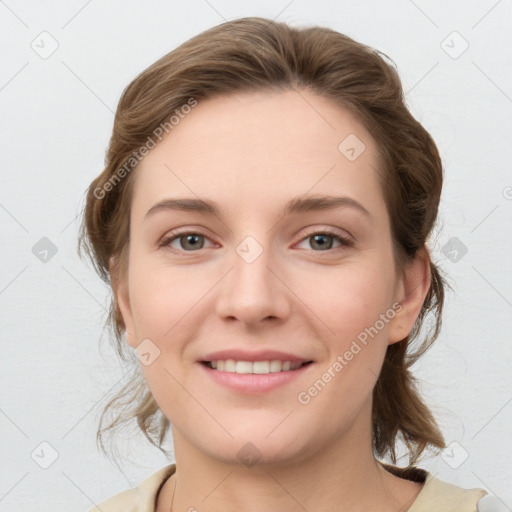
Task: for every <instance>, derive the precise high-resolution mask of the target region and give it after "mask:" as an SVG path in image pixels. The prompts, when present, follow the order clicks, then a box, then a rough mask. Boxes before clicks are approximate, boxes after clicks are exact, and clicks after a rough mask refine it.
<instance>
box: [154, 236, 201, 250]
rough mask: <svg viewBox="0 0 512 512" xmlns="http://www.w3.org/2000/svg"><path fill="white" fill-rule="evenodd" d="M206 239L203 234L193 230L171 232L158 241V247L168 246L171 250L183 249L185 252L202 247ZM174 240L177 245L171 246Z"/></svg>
mask: <svg viewBox="0 0 512 512" xmlns="http://www.w3.org/2000/svg"><path fill="white" fill-rule="evenodd" d="M205 240H208V238H207V237H206V236H205V235H202V234H201V233H197V232H195V231H186V232H181V233H176V232H173V233H171V234H170V235H169V236H166V237H165V238H164V239H163V240H162V241H161V242H160V243H159V245H160V247H170V248H171V249H173V250H178V251H179V250H183V251H185V252H195V251H198V250H200V249H203V248H204V241H205ZM174 242H177V243H178V245H179V246H178V247H176V246H173V245H172V244H173V243H174Z"/></svg>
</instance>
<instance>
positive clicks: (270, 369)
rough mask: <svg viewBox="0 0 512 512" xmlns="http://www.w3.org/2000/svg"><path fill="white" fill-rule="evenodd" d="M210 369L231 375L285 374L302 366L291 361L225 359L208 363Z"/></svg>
mask: <svg viewBox="0 0 512 512" xmlns="http://www.w3.org/2000/svg"><path fill="white" fill-rule="evenodd" d="M208 366H210V368H213V369H216V370H220V371H224V372H231V373H256V374H266V373H277V372H286V371H289V370H296V369H297V368H300V367H301V366H302V363H292V362H291V361H279V360H272V361H255V362H251V361H235V360H234V359H227V360H225V361H221V360H219V361H209V363H208Z"/></svg>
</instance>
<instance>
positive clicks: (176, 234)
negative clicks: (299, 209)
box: [158, 229, 354, 254]
mask: <svg viewBox="0 0 512 512" xmlns="http://www.w3.org/2000/svg"><path fill="white" fill-rule="evenodd" d="M186 235H199V236H203V237H204V238H206V239H208V237H207V236H206V235H204V234H202V233H201V232H199V231H171V233H169V235H168V236H165V237H164V238H163V239H162V240H161V241H160V242H159V243H158V246H159V247H163V248H166V247H167V248H169V249H170V250H171V251H178V252H185V253H191V254H193V253H195V252H199V251H201V249H197V250H196V251H185V250H184V249H175V248H171V247H169V244H170V243H171V242H173V241H174V240H177V239H178V238H180V237H182V236H186ZM315 235H327V236H329V237H332V238H334V239H336V240H338V242H340V244H341V245H340V246H339V247H334V248H332V249H326V250H324V251H315V250H314V249H310V250H311V251H312V252H318V253H322V252H325V253H332V252H333V251H336V250H339V249H341V250H343V249H346V248H349V247H353V245H354V242H353V241H352V240H351V239H349V238H347V237H343V236H341V235H340V234H339V233H338V232H336V231H332V230H329V229H324V230H322V231H314V232H312V233H309V234H308V235H306V236H305V237H303V238H302V239H301V240H300V242H303V241H304V240H307V239H308V238H311V237H313V236H315Z"/></svg>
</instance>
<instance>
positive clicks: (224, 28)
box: [79, 17, 445, 464]
mask: <svg viewBox="0 0 512 512" xmlns="http://www.w3.org/2000/svg"><path fill="white" fill-rule="evenodd" d="M384 58H386V59H388V60H390V61H391V59H389V57H387V56H386V55H385V54H383V53H381V52H379V51H377V50H375V49H373V48H371V47H368V46H365V45H363V44H361V43H359V42H356V41H354V40H353V39H351V38H350V37H348V36H346V35H343V34H340V33H338V32H336V31H334V30H331V29H329V28H323V27H308V28H301V29H299V28H293V27H290V26H288V25H286V24H284V23H278V22H274V21H270V20H267V19H264V18H255V17H253V18H242V19H238V20H234V21H230V22H226V23H223V24H221V25H218V26H216V27H213V28H211V29H209V30H207V31H205V32H203V33H201V34H199V35H197V36H195V37H193V38H192V39H190V40H188V41H187V42H185V43H184V44H182V45H181V46H179V47H178V48H176V49H175V50H174V51H172V52H170V53H168V54H167V55H165V56H164V57H162V58H161V59H159V60H158V61H157V62H155V63H154V64H152V65H151V66H150V67H148V68H147V69H146V70H144V71H143V72H142V73H141V74H139V75H138V76H137V77H136V78H135V79H134V80H133V81H132V82H131V83H130V84H129V85H128V87H126V89H125V90H124V91H123V94H122V96H121V99H120V101H119V105H118V107H117V111H116V114H115V120H114V126H113V131H112V137H111V139H110V144H109V147H108V152H107V155H106V160H105V169H104V170H103V172H102V173H101V174H100V175H99V176H98V177H97V178H96V179H95V180H93V182H92V183H91V185H90V187H89V188H88V191H87V195H86V205H85V211H84V218H83V223H82V228H81V233H80V240H79V253H80V254H82V250H85V251H86V253H87V254H88V256H89V257H90V258H91V260H92V262H93V264H94V266H95V268H96V270H97V271H98V273H99V274H100V276H101V277H102V278H103V279H104V280H105V281H106V282H107V283H110V284H111V285H112V286H114V284H115V283H113V282H111V275H110V271H109V261H110V260H111V258H114V261H115V263H116V269H117V271H118V273H119V276H120V278H123V276H124V275H125V272H126V266H127V253H128V245H129V235H130V225H129V218H130V206H131V192H132V183H133V176H134V173H133V172H130V171H131V170H132V169H134V168H135V167H136V164H137V159H136V158H134V157H133V155H134V151H137V150H139V149H140V148H141V147H142V146H143V145H144V144H145V143H147V141H149V139H150V138H154V136H155V133H157V132H158V127H159V126H161V125H162V124H164V125H165V123H167V125H169V122H168V120H169V118H170V116H171V115H173V113H174V114H176V115H177V114H179V112H180V109H181V108H183V106H184V105H186V104H187V103H189V104H190V103H191V101H190V100H191V99H192V100H193V101H200V100H201V99H202V98H211V97H213V96H215V95H221V94H229V93H233V92H246V91H255V90H261V89H269V88H273V89H281V90H285V89H291V88H303V89H304V88H307V89H309V90H311V91H312V92H314V93H316V94H318V95H319V96H322V97H325V98H328V99H331V100H333V101H334V102H336V103H337V104H338V105H340V106H341V107H344V108H347V109H349V110H350V111H351V112H352V113H353V114H354V115H355V116H356V117H357V118H358V119H359V120H360V121H361V122H362V123H363V124H364V125H365V127H366V128H367V129H368V131H369V132H370V133H371V135H372V136H373V137H374V139H375V140H376V142H377V145H378V147H379V150H380V155H381V157H382V162H383V166H382V167H383V168H382V169H380V170H379V171H380V172H381V178H382V179H381V181H382V186H383V192H384V197H385V200H386V204H387V208H388V212H389V216H390V221H391V230H392V237H393V245H394V252H395V261H396V263H397V267H398V268H399V269H402V270H403V269H404V267H405V265H406V264H407V262H408V261H410V260H412V259H413V258H414V256H415V255H416V254H417V251H418V250H420V249H422V248H425V247H426V241H427V238H428V236H429V234H430V232H431V230H432V227H433V224H434V222H435V219H436V216H437V210H438V204H439V200H440V195H441V187H442V179H443V170H442V163H441V159H440V156H439V153H438V150H437V148H436V145H435V143H434V141H433V139H432V137H431V136H430V135H429V133H428V132H427V131H426V130H425V129H424V128H423V126H422V125H421V124H420V123H419V122H418V121H416V119H414V117H413V116H412V115H411V113H410V112H409V110H408V109H407V107H406V104H405V101H404V95H403V90H402V85H401V82H400V78H399V76H398V73H397V71H396V70H395V67H394V66H392V65H390V64H389V63H387V62H386V61H385V59H384ZM391 62H392V61H391ZM393 64H394V63H393ZM166 131H167V130H166ZM121 169H124V173H123V172H120V170H121ZM430 271H431V286H430V290H429V291H428V294H427V296H426V299H425V301H424V304H423V307H422V309H421V312H420V314H419V316H418V319H417V321H416V323H415V326H414V328H413V330H412V332H411V333H410V334H409V336H408V337H406V338H405V339H404V340H402V341H401V342H398V343H394V344H391V345H389V346H388V348H387V352H386V356H385V360H384V364H383V367H382V371H381V373H380V375H379V378H378V381H377V384H376V386H375V387H374V390H373V411H372V423H373V425H372V427H373V447H374V453H375V454H376V456H379V457H383V456H385V455H389V456H390V457H391V459H392V461H393V462H396V444H397V441H399V440H400V439H401V440H402V441H403V442H405V445H406V446H407V449H408V451H409V464H414V463H415V462H416V461H417V460H418V458H419V456H420V454H421V453H422V452H423V451H424V450H425V448H427V447H429V446H430V447H437V448H444V446H445V444H444V440H443V436H442V434H441V432H440V430H439V428H438V426H437V424H436V422H435V420H434V418H433V416H432V414H431V412H430V411H429V409H428V408H427V406H426V405H425V404H424V402H423V401H422V399H421V398H420V396H419V394H418V391H417V389H416V382H415V380H414V378H413V376H412V374H411V371H410V367H411V366H412V364H413V363H414V362H415V361H416V360H417V359H418V357H420V356H421V355H422V354H423V353H424V352H425V350H427V348H428V347H429V346H430V345H431V344H432V342H433V341H434V340H435V338H436V337H437V335H438V332H439V329H440V326H441V312H442V307H443V298H444V280H443V278H442V276H441V274H440V273H439V270H438V269H437V268H436V266H435V265H434V264H433V263H432V262H431V263H430ZM429 313H430V314H431V315H432V318H433V319H434V322H433V326H432V327H431V328H430V329H429V330H427V332H425V325H424V324H425V322H424V319H425V317H426V316H427V315H428V314H429ZM107 322H108V323H109V325H110V326H111V327H113V328H114V330H113V333H114V335H115V339H116V341H117V346H116V348H117V352H118V354H119V356H120V357H121V358H122V359H123V360H124V361H126V355H125V353H124V348H125V345H126V344H125V343H124V342H123V341H122V335H123V332H124V329H125V326H124V324H123V319H122V317H121V314H120V311H119V308H118V306H117V304H116V301H115V297H114V296H113V297H112V302H111V309H110V315H109V318H108V319H107ZM422 325H423V328H422ZM419 338H422V339H419ZM413 340H418V345H419V346H418V347H417V349H416V350H415V351H414V352H413V351H412V350H411V348H410V347H411V342H412V341H413ZM132 362H133V363H134V364H133V365H132V371H133V374H132V376H131V377H130V379H129V382H128V384H126V385H125V386H124V387H123V388H122V390H121V391H120V392H119V393H118V394H117V396H115V397H114V398H113V399H112V400H111V401H110V402H109V403H108V404H107V405H106V406H105V408H104V410H103V414H102V416H101V420H100V426H99V429H98V432H97V440H99V441H100V445H101V447H102V449H103V451H104V453H106V452H105V448H104V443H103V435H104V433H106V432H110V433H112V432H114V431H115V430H117V428H118V427H120V426H122V425H123V424H125V423H126V422H129V421H130V420H132V419H134V418H135V419H136V421H137V424H138V426H139V428H140V429H141V430H142V432H143V433H144V434H145V435H146V437H147V438H148V440H149V441H150V442H151V443H153V444H154V445H155V446H157V447H158V448H160V449H161V450H162V451H164V450H163V449H162V444H163V440H164V436H165V435H166V433H167V431H168V430H169V426H170V423H169V421H168V419H167V418H166V417H165V416H164V415H163V414H162V413H161V411H160V409H159V407H158V405H157V404H156V402H155V400H154V398H153V396H152V394H151V392H150V391H149V389H148V387H147V385H146V384H145V382H144V379H143V377H142V373H141V371H140V366H139V364H138V363H137V361H136V360H135V358H133V354H132ZM109 411H113V413H114V415H115V417H114V419H113V421H111V422H110V423H109V424H108V425H107V426H106V427H105V428H102V425H103V422H104V418H105V415H106V414H107V412H109ZM107 455H108V454H107Z"/></svg>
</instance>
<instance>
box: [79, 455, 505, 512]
mask: <svg viewBox="0 0 512 512" xmlns="http://www.w3.org/2000/svg"><path fill="white" fill-rule="evenodd" d="M386 468H387V469H388V470H390V469H392V468H391V467H390V466H387V465H386ZM175 471H176V464H170V465H168V466H165V467H163V468H161V469H159V470H158V471H157V472H156V473H153V474H152V475H151V476H149V477H148V478H146V479H145V480H143V481H142V482H141V483H140V485H139V486H138V487H135V488H133V489H128V490H126V491H123V492H120V493H119V494H116V495H114V496H112V497H111V498H108V499H107V500H105V501H103V502H101V503H100V504H98V505H96V506H95V507H93V508H92V509H90V510H89V511H88V512H155V510H156V500H157V496H158V492H159V491H160V488H161V487H162V486H163V484H164V483H165V481H166V480H167V478H169V477H170V476H171V475H172V474H173V473H174V472H175ZM392 472H393V473H396V474H399V473H400V470H399V469H398V468H397V469H395V470H394V471H392ZM418 475H419V476H418ZM411 480H415V481H420V482H425V485H424V486H423V488H422V489H421V491H420V493H419V494H418V496H417V497H416V500H415V501H414V503H413V504H412V506H411V507H410V508H409V510H408V511H407V512H480V511H485V512H493V510H499V509H498V508H495V506H493V505H492V503H487V504H486V506H484V507H483V508H480V507H478V501H479V500H480V498H482V497H483V496H484V495H486V494H487V493H486V491H484V490H483V489H463V488H462V487H458V486H456V485H453V484H449V483H447V482H444V481H443V480H439V479H438V478H435V477H434V476H432V475H431V474H430V473H428V472H427V471H424V470H420V469H416V470H415V476H414V477H413V478H411ZM481 503H483V502H481Z"/></svg>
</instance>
